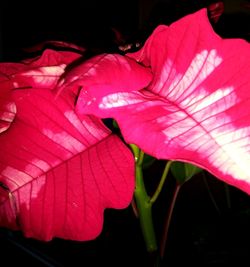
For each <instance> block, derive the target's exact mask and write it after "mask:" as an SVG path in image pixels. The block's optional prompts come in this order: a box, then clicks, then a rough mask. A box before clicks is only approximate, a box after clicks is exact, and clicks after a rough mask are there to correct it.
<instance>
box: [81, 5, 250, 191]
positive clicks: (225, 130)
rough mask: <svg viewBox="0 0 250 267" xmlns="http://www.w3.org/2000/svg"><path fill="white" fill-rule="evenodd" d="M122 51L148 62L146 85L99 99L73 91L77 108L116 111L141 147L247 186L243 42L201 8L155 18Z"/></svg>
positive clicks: (249, 134) (249, 136) (248, 96)
mask: <svg viewBox="0 0 250 267" xmlns="http://www.w3.org/2000/svg"><path fill="white" fill-rule="evenodd" d="M128 56H130V57H132V58H134V59H136V60H137V61H138V62H140V63H142V64H144V65H145V66H149V67H150V68H151V69H152V72H153V80H152V82H151V83H150V85H149V86H148V88H147V89H144V90H140V91H133V92H131V91H130V90H129V89H128V90H127V91H126V92H124V91H123V92H120V90H116V93H115V92H114V91H113V92H112V93H111V94H108V93H107V94H106V95H105V96H103V97H102V100H101V101H100V103H99V105H98V107H96V106H95V105H93V106H92V105H86V100H85V99H84V98H79V103H78V107H79V108H78V110H79V111H80V112H84V113H92V114H95V115H98V116H102V117H113V118H115V119H116V120H117V121H118V124H119V126H120V128H121V130H122V133H123V136H124V138H125V140H126V142H128V143H134V144H137V145H138V146H139V147H141V148H142V149H143V150H144V151H145V152H146V153H148V154H151V155H153V156H156V157H158V158H162V159H172V160H180V161H186V162H190V163H193V164H195V165H198V166H200V167H202V168H204V169H207V170H208V171H210V172H211V173H213V174H214V175H215V176H217V177H218V178H220V179H222V180H223V181H226V182H227V183H229V184H232V185H234V186H236V187H238V188H240V189H242V190H244V191H246V192H247V193H250V171H249V164H250V156H249V155H250V154H249V152H250V146H249V144H250V111H249V105H250V93H249V88H250V80H249V77H250V62H249V58H250V45H249V43H247V42H246V41H243V40H239V39H225V40H223V39H221V38H220V37H219V36H218V35H216V34H215V33H214V32H213V30H212V27H211V25H210V24H209V21H208V19H207V16H206V10H205V9H203V10H200V11H199V12H196V13H194V14H191V15H188V16H186V17H184V18H182V19H181V20H179V21H177V22H175V23H173V24H172V25H171V26H170V27H167V26H159V27H158V28H156V30H155V31H154V32H153V34H152V35H151V36H150V37H149V39H148V40H147V41H146V43H145V45H144V47H143V48H142V49H141V50H140V51H138V52H136V53H134V54H128ZM100 88H101V87H100ZM110 91H111V90H110ZM104 92H105V90H104ZM97 94H98V95H99V93H97ZM88 101H90V100H88Z"/></svg>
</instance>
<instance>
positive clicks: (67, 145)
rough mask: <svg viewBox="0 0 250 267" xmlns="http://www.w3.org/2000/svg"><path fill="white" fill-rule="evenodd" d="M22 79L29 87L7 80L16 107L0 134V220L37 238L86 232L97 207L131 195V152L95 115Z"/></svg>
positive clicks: (97, 217)
mask: <svg viewBox="0 0 250 267" xmlns="http://www.w3.org/2000/svg"><path fill="white" fill-rule="evenodd" d="M32 64H33V63H32ZM59 64H60V63H59ZM6 66H7V65H5V67H6ZM24 68H25V67H24ZM7 69H8V68H7ZM29 69H30V70H31V71H32V67H31V66H29ZM20 71H21V70H20ZM20 71H19V73H20ZM6 72H8V71H6ZM19 73H18V74H15V77H14V78H15V82H16V83H18V79H17V77H20V75H19ZM30 79H31V82H30V84H32V87H30V88H20V87H17V85H16V88H15V90H13V89H12V88H11V87H10V88H9V89H10V90H9V92H10V93H11V99H12V100H13V101H14V103H15V105H16V107H17V114H16V117H15V120H14V121H13V122H12V125H11V127H9V128H8V130H7V131H5V132H3V133H1V135H0V143H1V157H0V226H2V227H8V228H11V229H14V230H22V231H23V233H24V235H25V236H27V237H32V238H36V239H41V240H51V239H52V238H53V237H60V238H64V239H72V240H90V239H93V238H95V237H96V236H97V235H98V234H100V232H101V230H102V225H103V213H104V209H105V208H117V209H121V208H125V207H127V206H128V204H129V203H130V201H131V199H132V195H133V190H134V167H133V166H134V164H133V157H132V154H131V152H130V150H129V149H128V148H127V147H126V146H125V145H124V144H123V143H122V141H121V140H120V139H119V138H118V137H116V136H115V135H112V134H111V133H110V131H109V130H108V129H107V128H106V127H105V126H104V125H103V123H102V122H101V121H100V120H99V119H98V118H96V117H92V116H86V115H77V114H76V113H75V112H74V110H73V109H72V106H73V104H72V103H70V101H69V99H66V98H65V97H64V96H61V97H59V98H57V99H56V100H55V96H54V94H53V92H52V91H51V90H50V88H48V90H46V89H44V88H42V89H38V88H36V87H35V85H36V86H37V87H39V81H36V83H34V81H32V79H33V78H32V76H31V77H30ZM26 82H27V84H28V83H29V79H28V78H27V80H26ZM10 86H12V84H10ZM11 89H12V90H11Z"/></svg>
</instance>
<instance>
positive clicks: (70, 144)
mask: <svg viewBox="0 0 250 267" xmlns="http://www.w3.org/2000/svg"><path fill="white" fill-rule="evenodd" d="M43 134H44V135H46V136H47V137H48V138H50V139H51V140H53V141H54V142H55V143H57V144H58V145H60V146H62V147H64V148H66V149H67V150H68V151H70V152H72V153H73V154H76V153H79V152H82V151H83V150H84V149H85V146H84V145H83V144H82V143H81V142H79V141H78V140H77V139H75V138H74V137H73V136H72V135H69V134H68V133H67V132H61V133H54V132H53V131H52V130H50V129H43Z"/></svg>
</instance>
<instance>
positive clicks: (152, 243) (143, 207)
mask: <svg viewBox="0 0 250 267" xmlns="http://www.w3.org/2000/svg"><path fill="white" fill-rule="evenodd" d="M142 161H143V152H141V153H140V156H139V158H138V160H137V161H136V188H135V192H134V196H135V200H136V205H137V210H138V213H139V220H140V225H141V229H142V234H143V237H144V240H145V244H146V248H147V251H148V252H155V251H157V242H156V236H155V231H154V225H153V218H152V203H151V202H150V197H149V196H148V194H147V191H146V188H145V184H144V181H143V172H142Z"/></svg>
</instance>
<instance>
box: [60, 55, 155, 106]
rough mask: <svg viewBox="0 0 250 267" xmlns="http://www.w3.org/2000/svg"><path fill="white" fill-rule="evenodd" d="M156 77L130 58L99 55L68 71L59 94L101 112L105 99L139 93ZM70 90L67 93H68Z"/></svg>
mask: <svg viewBox="0 0 250 267" xmlns="http://www.w3.org/2000/svg"><path fill="white" fill-rule="evenodd" d="M151 79H152V74H151V71H150V69H149V68H145V67H143V66H141V65H140V64H138V63H136V62H135V60H132V59H130V58H128V57H124V56H121V55H119V54H101V55H98V56H95V57H93V58H91V59H89V60H87V61H84V62H83V63H81V64H80V65H78V66H76V67H74V68H72V70H71V71H69V72H66V74H65V76H64V78H63V79H61V82H60V84H59V86H58V89H57V90H58V92H57V95H59V94H60V93H61V92H65V93H66V94H68V93H70V95H71V96H72V95H73V98H79V99H82V100H79V101H78V102H79V103H81V105H80V106H77V107H76V109H78V107H79V108H82V105H83V104H86V105H87V106H89V105H91V107H92V108H94V109H96V110H98V105H99V103H100V101H102V98H103V96H105V95H107V94H111V93H113V92H117V91H119V92H127V91H133V90H139V89H141V88H144V87H145V86H147V85H148V84H149V82H150V81H151ZM66 89H67V90H66Z"/></svg>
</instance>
